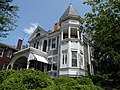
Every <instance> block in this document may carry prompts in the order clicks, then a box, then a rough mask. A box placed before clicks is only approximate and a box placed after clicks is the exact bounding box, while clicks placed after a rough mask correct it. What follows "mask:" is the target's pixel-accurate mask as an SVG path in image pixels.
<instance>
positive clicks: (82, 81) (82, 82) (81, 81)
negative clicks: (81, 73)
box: [76, 77, 93, 85]
mask: <svg viewBox="0 0 120 90" xmlns="http://www.w3.org/2000/svg"><path fill="white" fill-rule="evenodd" d="M76 81H77V82H78V83H79V84H80V85H93V82H92V80H91V79H90V78H89V77H79V78H76Z"/></svg>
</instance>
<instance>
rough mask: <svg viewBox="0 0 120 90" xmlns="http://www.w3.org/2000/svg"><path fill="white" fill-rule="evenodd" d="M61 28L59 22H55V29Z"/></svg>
mask: <svg viewBox="0 0 120 90" xmlns="http://www.w3.org/2000/svg"><path fill="white" fill-rule="evenodd" d="M59 28H60V25H59V23H55V24H54V31H56V30H58V29H59Z"/></svg>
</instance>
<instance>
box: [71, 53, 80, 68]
mask: <svg viewBox="0 0 120 90" xmlns="http://www.w3.org/2000/svg"><path fill="white" fill-rule="evenodd" d="M73 52H76V58H73ZM71 60H72V61H71V62H72V64H71V65H72V67H78V51H72V52H71ZM75 61H76V62H75ZM73 62H75V63H73Z"/></svg>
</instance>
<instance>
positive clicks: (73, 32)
mask: <svg viewBox="0 0 120 90" xmlns="http://www.w3.org/2000/svg"><path fill="white" fill-rule="evenodd" d="M77 31H78V30H77V28H71V38H78V37H77Z"/></svg>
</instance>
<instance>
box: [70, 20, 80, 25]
mask: <svg viewBox="0 0 120 90" xmlns="http://www.w3.org/2000/svg"><path fill="white" fill-rule="evenodd" d="M69 23H70V24H79V22H78V21H76V20H70V22H69Z"/></svg>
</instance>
